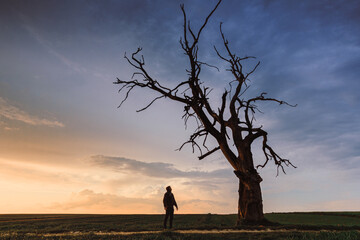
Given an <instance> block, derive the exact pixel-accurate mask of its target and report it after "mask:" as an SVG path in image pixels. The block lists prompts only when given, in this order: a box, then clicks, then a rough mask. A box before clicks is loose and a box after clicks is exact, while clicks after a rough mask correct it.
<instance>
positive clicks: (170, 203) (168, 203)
mask: <svg viewBox="0 0 360 240" xmlns="http://www.w3.org/2000/svg"><path fill="white" fill-rule="evenodd" d="M171 190H172V189H171V187H170V186H167V187H166V193H165V194H164V199H163V202H164V209H165V211H166V214H165V218H164V228H166V223H167V219H168V217H170V228H172V222H173V218H174V206H175V207H176V210H179V208H178V206H177V204H176V201H175V197H174V194H172V192H171Z"/></svg>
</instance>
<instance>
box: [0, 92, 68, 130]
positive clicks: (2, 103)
mask: <svg viewBox="0 0 360 240" xmlns="http://www.w3.org/2000/svg"><path fill="white" fill-rule="evenodd" d="M0 116H3V117H5V118H7V119H10V120H16V121H20V122H23V123H26V124H30V125H43V126H48V127H64V126H65V125H64V124H63V123H61V122H59V121H56V120H49V119H46V118H40V117H37V116H33V115H30V114H29V113H27V112H25V111H23V110H21V109H19V108H17V107H15V106H13V105H11V104H10V103H8V102H7V101H6V100H5V99H3V98H2V97H0Z"/></svg>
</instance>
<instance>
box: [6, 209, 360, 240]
mask: <svg viewBox="0 0 360 240" xmlns="http://www.w3.org/2000/svg"><path fill="white" fill-rule="evenodd" d="M265 216H266V218H267V219H268V220H269V221H270V222H271V223H270V224H267V225H266V226H249V225H243V226H240V227H235V226H234V223H235V221H236V215H217V214H186V215H182V214H179V215H175V219H174V229H173V230H172V231H168V230H167V231H163V229H162V220H163V216H162V215H79V214H68V215H61V214H43V215H42V214H26V215H18V214H9V215H0V239H139V240H140V239H287V240H290V239H294V240H297V239H299V240H300V239H304V240H305V239H320V240H321V239H334V240H335V239H349V240H350V239H351V240H352V239H360V213H359V212H314V213H269V214H266V215H265ZM188 230H201V231H197V232H193V231H192V232H189V231H188ZM209 230H211V231H209ZM144 231H150V232H144ZM129 232H134V233H131V234H126V233H129Z"/></svg>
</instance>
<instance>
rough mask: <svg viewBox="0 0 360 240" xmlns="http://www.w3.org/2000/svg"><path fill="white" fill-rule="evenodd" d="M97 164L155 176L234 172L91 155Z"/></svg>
mask: <svg viewBox="0 0 360 240" xmlns="http://www.w3.org/2000/svg"><path fill="white" fill-rule="evenodd" d="M90 162H91V163H92V164H94V165H96V166H100V167H107V168H111V169H113V170H114V171H119V172H125V173H135V174H141V175H142V176H148V177H154V178H227V177H228V176H230V175H231V174H232V171H231V170H230V169H219V170H215V171H210V172H206V171H182V170H179V169H177V168H175V166H174V165H173V164H170V163H162V162H150V163H148V162H142V161H138V160H133V159H127V158H123V157H110V156H103V155H97V156H92V157H90Z"/></svg>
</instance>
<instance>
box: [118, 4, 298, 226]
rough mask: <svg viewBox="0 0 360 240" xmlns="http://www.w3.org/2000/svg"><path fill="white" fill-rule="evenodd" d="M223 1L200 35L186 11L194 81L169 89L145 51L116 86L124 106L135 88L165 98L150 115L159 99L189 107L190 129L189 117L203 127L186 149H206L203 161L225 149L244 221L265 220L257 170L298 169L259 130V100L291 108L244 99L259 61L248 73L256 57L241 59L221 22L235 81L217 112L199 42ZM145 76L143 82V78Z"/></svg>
mask: <svg viewBox="0 0 360 240" xmlns="http://www.w3.org/2000/svg"><path fill="white" fill-rule="evenodd" d="M220 3H221V0H219V1H218V3H217V4H216V6H215V7H214V8H213V10H212V11H211V12H210V13H209V15H208V16H207V17H206V19H205V21H204V22H203V24H202V25H201V27H200V28H199V30H198V31H194V30H193V28H191V27H190V21H188V20H187V16H186V13H185V9H184V5H181V10H182V13H183V17H184V26H183V36H182V38H180V45H181V48H182V49H183V50H184V52H185V54H186V56H187V58H188V60H189V67H188V68H187V69H186V71H187V73H188V77H187V79H186V80H184V81H182V82H180V83H179V84H178V85H177V86H175V87H172V88H169V87H166V86H164V85H163V84H162V83H160V82H159V81H158V80H156V79H154V78H153V77H152V76H151V75H150V73H149V72H148V70H147V69H145V60H144V57H143V56H142V55H140V52H141V48H138V49H137V51H135V52H134V53H132V54H131V56H127V55H126V54H125V59H126V60H127V61H128V63H129V64H130V65H131V66H132V67H133V68H134V69H136V70H135V71H136V72H135V73H134V74H133V76H132V78H131V80H120V79H119V78H118V79H117V81H116V82H114V83H115V84H119V85H120V86H121V87H120V90H119V92H124V98H123V100H122V101H121V103H120V105H119V107H120V106H121V105H122V104H123V103H124V102H125V101H126V100H127V98H128V96H129V94H130V93H131V91H132V90H133V89H134V88H144V89H148V90H151V91H154V92H156V93H158V94H159V96H158V97H156V98H155V99H153V100H152V101H151V102H150V103H149V104H148V105H146V106H145V107H144V108H142V109H140V110H138V112H140V111H144V110H146V109H147V108H149V107H150V106H151V105H152V104H153V103H154V102H155V101H157V100H159V99H162V98H168V99H171V100H173V101H176V102H180V103H181V104H183V105H184V115H183V119H184V120H185V125H186V124H187V121H188V119H189V118H195V119H196V120H197V122H198V126H197V129H196V130H195V131H194V133H193V134H192V135H191V136H190V138H189V140H188V141H186V142H185V143H184V144H183V145H182V146H181V147H180V150H181V148H182V147H183V146H184V145H186V144H190V145H191V146H192V148H193V151H194V149H198V150H199V151H200V156H199V159H200V160H201V159H203V158H205V157H207V156H209V155H210V154H212V153H214V152H216V151H218V150H220V151H221V152H222V154H223V155H224V157H225V158H226V159H227V161H228V162H229V163H230V165H231V166H232V167H233V168H234V173H235V175H236V177H237V178H238V179H239V202H238V221H237V224H239V223H240V222H242V221H244V220H245V221H247V222H261V221H263V220H264V214H263V204H262V195H261V188H260V182H261V181H262V178H261V177H260V175H259V173H258V172H257V168H259V167H261V168H263V167H265V166H266V165H267V164H268V162H269V161H273V162H274V163H275V164H276V166H277V171H278V172H279V169H280V170H281V171H283V172H285V171H284V166H293V165H292V164H291V162H290V161H289V160H287V159H283V158H282V157H280V156H279V155H278V154H277V153H276V152H275V151H274V150H273V148H272V147H270V146H269V144H268V136H267V132H266V131H265V130H263V129H262V126H261V127H255V126H254V119H255V118H254V114H255V113H256V112H258V111H260V110H259V109H258V107H257V105H256V104H257V103H258V102H264V101H270V102H275V103H278V104H280V105H281V104H285V105H289V106H292V105H290V104H288V103H287V102H284V101H280V100H278V99H275V98H271V97H267V96H266V93H265V92H263V93H261V94H259V95H258V96H255V97H252V98H247V99H244V98H243V93H244V92H245V91H246V90H247V89H248V88H249V85H248V81H249V76H250V75H251V74H252V73H254V71H255V70H256V68H257V67H258V66H259V64H260V62H258V63H257V64H256V65H255V67H254V68H253V69H251V70H250V71H248V72H247V73H245V71H244V69H243V64H242V63H243V61H245V60H247V59H250V58H254V57H250V56H246V57H238V56H237V55H236V54H235V53H233V52H232V51H231V49H230V47H229V42H228V41H227V39H226V38H225V36H224V33H223V31H222V28H221V24H220V34H221V37H222V41H223V45H224V53H221V52H220V51H219V50H218V49H217V48H216V47H215V46H214V50H215V52H216V54H217V56H218V57H219V59H221V60H222V61H225V62H226V63H227V64H228V67H229V68H228V69H227V70H228V71H230V72H231V74H232V76H233V77H234V79H233V80H232V81H230V84H229V85H230V87H228V89H225V90H224V92H223V94H222V96H221V106H218V107H217V108H214V107H213V106H211V104H210V102H209V94H210V92H211V89H210V88H209V87H207V86H205V84H204V82H202V81H201V80H200V73H201V69H202V68H203V67H204V66H211V65H209V64H207V63H205V62H202V61H200V60H199V59H198V50H199V47H198V44H199V39H200V35H201V33H202V31H203V30H204V28H205V26H206V25H207V23H208V21H209V19H210V17H211V16H212V14H213V13H214V12H215V10H216V9H217V8H218V6H219V5H220ZM137 77H138V78H140V80H139V79H138V78H137ZM208 136H211V137H213V138H214V139H215V140H216V143H217V146H215V147H214V148H208V146H207V139H208ZM258 138H262V151H263V153H264V156H265V162H264V164H262V165H258V166H254V160H253V155H252V151H251V145H252V143H253V142H254V140H255V139H258ZM204 150H205V152H204ZM293 167H294V166H293Z"/></svg>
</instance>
